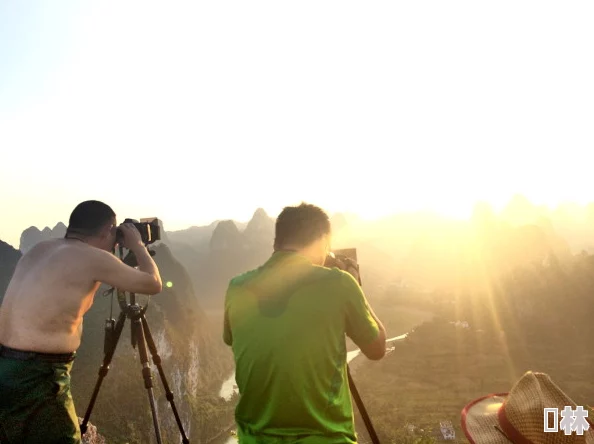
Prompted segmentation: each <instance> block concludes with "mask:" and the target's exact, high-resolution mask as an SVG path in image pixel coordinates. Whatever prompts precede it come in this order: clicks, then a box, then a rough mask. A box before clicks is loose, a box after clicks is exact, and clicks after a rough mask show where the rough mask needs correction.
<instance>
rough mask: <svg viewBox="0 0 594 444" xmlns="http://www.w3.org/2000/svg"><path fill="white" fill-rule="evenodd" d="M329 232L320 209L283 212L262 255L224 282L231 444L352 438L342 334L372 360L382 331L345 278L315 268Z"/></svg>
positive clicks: (330, 443)
mask: <svg viewBox="0 0 594 444" xmlns="http://www.w3.org/2000/svg"><path fill="white" fill-rule="evenodd" d="M330 234H331V230H330V221H329V218H328V215H327V214H326V213H325V212H324V211H323V210H322V209H320V208H318V207H316V206H314V205H310V204H301V205H299V206H296V207H286V208H284V209H283V211H282V212H281V213H280V215H279V216H278V218H277V220H276V228H275V240H274V253H273V254H272V256H271V258H270V259H269V260H268V261H267V262H266V263H265V264H263V265H262V266H261V267H259V268H257V269H255V270H252V271H249V272H247V273H244V274H242V275H240V276H237V277H235V278H233V279H232V280H231V282H230V283H229V288H228V290H227V294H226V297H225V322H224V333H223V339H224V341H225V343H226V344H227V345H229V346H231V347H232V348H233V354H234V357H235V367H236V371H235V378H236V382H237V387H238V389H239V396H240V398H239V402H238V404H237V408H236V411H235V420H236V423H237V428H238V436H239V442H240V443H241V444H251V443H258V444H267V443H286V444H288V443H300V444H314V443H315V444H344V443H356V442H357V438H356V434H355V428H354V421H353V407H352V404H351V396H350V390H349V386H348V379H347V363H346V355H347V353H346V338H345V335H348V336H349V337H350V338H351V339H352V340H353V342H354V343H355V344H357V346H359V348H360V349H361V351H362V353H363V354H364V355H365V356H367V357H368V358H369V359H372V360H378V359H381V358H382V357H383V356H384V355H385V344H386V332H385V329H384V327H383V325H382V324H381V322H380V321H379V320H378V318H377V317H376V316H375V314H374V313H373V311H372V309H371V307H370V306H369V305H368V303H367V301H366V299H365V296H364V294H363V292H362V290H361V287H360V286H359V284H358V283H357V280H356V279H355V277H353V276H352V275H351V274H349V273H347V272H345V271H342V270H340V269H338V268H332V269H330V268H326V267H324V266H323V264H324V262H325V260H326V257H327V255H328V253H329V252H330Z"/></svg>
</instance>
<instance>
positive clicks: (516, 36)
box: [0, 0, 594, 245]
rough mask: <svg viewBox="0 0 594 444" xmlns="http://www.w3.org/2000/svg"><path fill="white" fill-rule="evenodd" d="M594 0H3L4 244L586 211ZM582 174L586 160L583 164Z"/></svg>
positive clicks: (0, 174)
mask: <svg viewBox="0 0 594 444" xmlns="http://www.w3.org/2000/svg"><path fill="white" fill-rule="evenodd" d="M593 21H594V3H593V2H591V1H572V2H549V1H543V0H540V1H533V2H528V1H518V0H514V1H499V2H482V1H481V2H477V1H467V2H461V1H449V2H443V1H418V2H393V1H390V2H388V1H376V2H353V1H340V2H329V1H322V2H320V1H315V2H313V1H301V2H279V1H274V2H273V1H270V2H260V1H249V2H246V1H242V2H239V1H237V2H232V1H224V2H223V1H216V2H215V1H212V2H196V1H188V2H176V1H172V2H166V3H163V2H159V3H157V2H147V1H143V2H133V1H126V2H120V1H117V2H116V1H112V2H110V1H105V0H104V1H101V2H80V1H66V0H63V1H60V2H54V1H51V0H47V1H45V2H42V1H33V0H30V1H22V2H21V1H16V0H15V1H9V0H7V1H2V2H0V63H1V69H0V150H1V153H2V157H1V159H2V160H1V162H0V208H2V223H1V225H0V239H3V240H6V241H8V242H10V243H13V244H14V245H18V238H19V236H20V233H21V231H22V230H23V229H24V228H26V227H28V226H30V225H37V226H40V227H43V226H45V225H50V226H53V225H55V223H57V222H58V221H60V220H62V221H64V222H67V219H68V215H69V213H70V211H71V210H72V209H73V207H74V206H75V205H76V203H78V202H79V201H82V200H86V199H100V200H104V201H105V202H107V203H108V204H110V205H112V206H113V208H114V209H115V210H116V212H117V213H118V216H120V217H121V218H123V217H135V218H141V217H145V216H159V217H160V218H161V219H162V220H163V221H164V223H165V226H166V228H167V229H179V228H184V227H186V226H189V225H192V224H202V223H209V222H210V221H212V220H214V219H217V218H235V219H241V220H247V219H248V218H249V217H250V216H251V214H252V213H253V211H254V210H255V209H256V208H257V207H259V206H261V207H263V208H265V209H266V210H267V211H269V212H270V213H272V214H273V215H275V214H276V213H277V212H278V211H279V210H280V208H281V207H282V206H283V205H286V204H292V203H297V202H299V201H300V200H306V201H311V202H313V203H317V204H319V205H322V206H325V207H326V208H327V209H328V210H329V211H338V210H346V211H354V212H359V213H361V214H362V215H363V216H368V217H372V216H376V215H381V214H384V213H388V212H393V211H398V210H409V209H414V208H419V207H430V208H433V209H435V210H438V211H443V212H445V213H448V214H452V215H459V214H463V213H464V212H466V211H468V209H469V208H470V206H471V205H472V203H473V201H475V200H476V199H479V198H480V199H486V200H488V201H490V202H492V203H493V204H495V206H501V204H502V203H504V202H505V201H507V200H508V199H509V198H510V196H511V195H512V194H513V193H515V192H520V193H523V194H524V195H526V196H527V197H529V198H530V199H532V200H534V201H535V202H536V203H539V204H548V205H554V204H556V203H557V202H558V201H560V200H562V199H572V200H575V201H578V202H585V201H588V200H594V198H593V196H592V189H593V185H594V179H592V175H593V172H594V162H593V161H592V160H591V158H592V156H591V155H590V154H591V152H592V147H593V145H594V131H593V128H594V127H593V122H594V81H593V80H592V79H594V59H593V58H592V52H593V50H594V48H593V46H594V27H593V26H592V23H593ZM593 160H594V159H593Z"/></svg>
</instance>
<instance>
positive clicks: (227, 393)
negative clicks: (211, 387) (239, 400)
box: [215, 333, 407, 444]
mask: <svg viewBox="0 0 594 444" xmlns="http://www.w3.org/2000/svg"><path fill="white" fill-rule="evenodd" d="M406 335H407V333H405V334H403V335H400V336H394V337H393V338H390V339H387V340H386V343H389V342H394V341H401V340H402V339H404V338H406ZM393 349H394V348H393V347H386V352H387V353H389V352H391V351H392V350H393ZM359 354H361V350H359V349H357V350H353V351H350V352H348V353H347V363H350V362H351V361H352V360H353V359H355V358H356V357H357V356H359ZM237 392H238V390H237V386H236V385H235V371H233V373H232V374H231V376H229V378H227V379H226V380H225V382H223V384H222V386H221V390H220V392H219V396H220V397H221V398H224V399H226V400H227V401H228V400H230V399H231V397H232V396H233V394H234V393H237ZM223 439H224V438H223ZM215 442H216V444H236V443H237V438H236V437H235V436H230V437H229V438H227V440H226V441H215Z"/></svg>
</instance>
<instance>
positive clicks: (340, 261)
mask: <svg viewBox="0 0 594 444" xmlns="http://www.w3.org/2000/svg"><path fill="white" fill-rule="evenodd" d="M335 261H336V266H337V267H338V268H340V269H341V270H343V271H346V272H347V273H349V274H351V275H352V276H353V277H354V278H355V279H356V280H357V282H358V281H359V280H360V276H359V267H358V266H357V263H356V262H355V261H354V260H353V259H351V258H349V257H337V258H335Z"/></svg>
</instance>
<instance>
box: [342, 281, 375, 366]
mask: <svg viewBox="0 0 594 444" xmlns="http://www.w3.org/2000/svg"><path fill="white" fill-rule="evenodd" d="M342 282H343V291H344V292H345V293H346V333H347V335H348V337H349V338H351V339H352V340H353V342H354V343H355V344H357V346H358V347H359V348H360V349H361V352H362V353H363V354H364V355H365V356H366V357H367V358H368V359H371V360H374V361H377V360H379V359H382V358H383V357H384V356H385V354H386V329H385V328H384V325H383V324H382V323H381V321H380V320H379V318H378V317H377V316H376V314H375V313H374V311H373V309H372V308H371V307H370V306H369V303H368V302H367V299H366V298H365V294H364V293H363V290H362V289H361V287H360V286H359V284H358V282H357V281H356V280H355V278H354V277H353V276H352V275H351V274H347V273H345V275H343V277H342Z"/></svg>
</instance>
